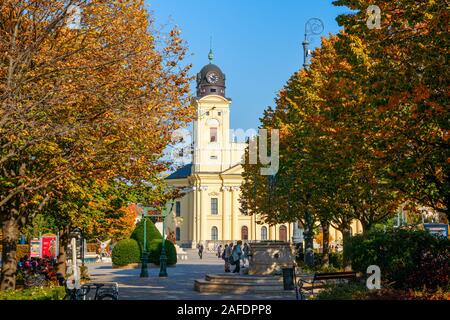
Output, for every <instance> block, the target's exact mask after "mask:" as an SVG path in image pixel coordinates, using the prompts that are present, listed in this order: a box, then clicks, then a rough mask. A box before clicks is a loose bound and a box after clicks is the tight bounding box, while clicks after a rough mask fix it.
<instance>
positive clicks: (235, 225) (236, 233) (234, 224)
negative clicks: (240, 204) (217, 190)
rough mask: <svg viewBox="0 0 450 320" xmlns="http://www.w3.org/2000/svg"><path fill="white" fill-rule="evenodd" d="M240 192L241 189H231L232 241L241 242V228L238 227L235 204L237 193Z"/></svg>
mask: <svg viewBox="0 0 450 320" xmlns="http://www.w3.org/2000/svg"><path fill="white" fill-rule="evenodd" d="M239 190H240V187H231V214H232V216H231V225H232V230H233V231H232V233H231V234H232V236H233V239H231V240H240V239H241V235H240V232H241V231H240V230H239V226H238V223H237V222H238V214H239V213H238V212H237V211H238V210H236V209H235V203H236V197H235V195H236V192H237V191H239Z"/></svg>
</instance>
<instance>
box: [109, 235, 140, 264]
mask: <svg viewBox="0 0 450 320" xmlns="http://www.w3.org/2000/svg"><path fill="white" fill-rule="evenodd" d="M140 259H141V249H140V248H139V244H138V242H137V241H136V240H134V239H124V240H120V241H119V242H117V243H116V245H115V246H114V248H113V251H112V262H113V264H114V265H116V266H126V265H128V264H131V263H139V261H140Z"/></svg>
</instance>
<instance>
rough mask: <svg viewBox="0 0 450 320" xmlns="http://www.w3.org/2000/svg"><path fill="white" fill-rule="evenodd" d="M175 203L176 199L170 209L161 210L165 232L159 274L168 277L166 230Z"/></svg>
mask: <svg viewBox="0 0 450 320" xmlns="http://www.w3.org/2000/svg"><path fill="white" fill-rule="evenodd" d="M174 204H175V201H174V200H171V202H170V205H171V206H170V209H169V210H167V211H165V209H162V210H161V217H162V223H163V232H162V248H161V256H160V258H159V265H160V269H159V276H160V277H167V254H166V239H165V231H166V217H167V216H168V215H169V213H170V212H172V209H173V206H174Z"/></svg>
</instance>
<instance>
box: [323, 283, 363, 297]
mask: <svg viewBox="0 0 450 320" xmlns="http://www.w3.org/2000/svg"><path fill="white" fill-rule="evenodd" d="M368 292H369V290H368V289H367V287H366V286H365V285H364V284H363V283H361V282H349V283H341V284H333V285H328V286H326V287H325V288H324V289H323V290H321V291H320V292H319V293H318V294H317V299H318V300H364V299H366V298H367V294H368Z"/></svg>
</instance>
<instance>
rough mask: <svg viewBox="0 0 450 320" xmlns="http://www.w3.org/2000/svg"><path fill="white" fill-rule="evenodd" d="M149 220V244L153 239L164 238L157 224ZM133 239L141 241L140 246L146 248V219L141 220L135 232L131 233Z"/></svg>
mask: <svg viewBox="0 0 450 320" xmlns="http://www.w3.org/2000/svg"><path fill="white" fill-rule="evenodd" d="M146 220H147V245H148V244H149V243H150V242H151V241H152V240H156V239H160V240H161V239H162V235H161V233H160V232H159V230H158V229H157V228H156V226H155V224H154V223H153V222H152V221H151V220H150V219H148V218H147V219H146ZM131 239H134V240H136V241H137V242H138V243H139V246H140V248H141V251H143V250H142V249H143V248H144V220H142V221H141V222H139V224H138V225H137V226H136V228H135V229H134V231H133V233H132V234H131Z"/></svg>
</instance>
